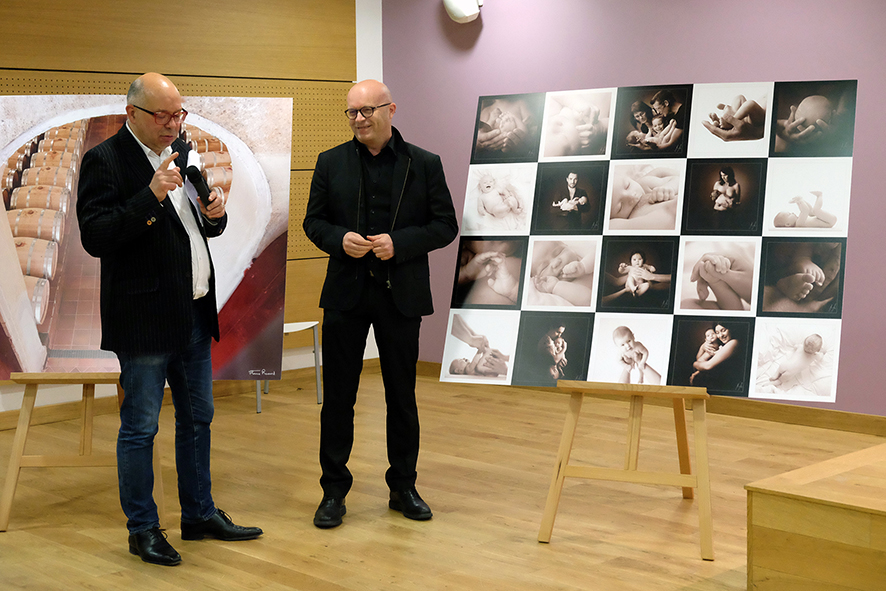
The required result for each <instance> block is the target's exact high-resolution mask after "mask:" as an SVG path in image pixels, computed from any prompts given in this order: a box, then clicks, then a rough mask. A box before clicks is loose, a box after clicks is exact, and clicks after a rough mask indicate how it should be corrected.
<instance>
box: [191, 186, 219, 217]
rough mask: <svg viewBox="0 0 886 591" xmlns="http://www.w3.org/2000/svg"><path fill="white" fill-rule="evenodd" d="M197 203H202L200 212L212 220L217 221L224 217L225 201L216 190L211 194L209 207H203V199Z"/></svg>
mask: <svg viewBox="0 0 886 591" xmlns="http://www.w3.org/2000/svg"><path fill="white" fill-rule="evenodd" d="M197 201H198V202H199V203H200V212H201V213H202V214H203V215H204V216H205V217H207V218H209V219H210V220H217V219H219V218H222V217H224V215H225V200H224V199H223V198H222V196H221V193H220V192H219V191H218V190H217V189H216V188H213V189H212V192H211V193H210V194H209V207H206V206H205V205H203V200H202V199H198V200H197Z"/></svg>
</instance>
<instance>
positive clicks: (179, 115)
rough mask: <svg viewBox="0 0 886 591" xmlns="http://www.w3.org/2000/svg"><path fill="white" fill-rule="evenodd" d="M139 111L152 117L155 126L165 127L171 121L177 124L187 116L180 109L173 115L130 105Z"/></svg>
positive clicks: (185, 112) (186, 113)
mask: <svg viewBox="0 0 886 591" xmlns="http://www.w3.org/2000/svg"><path fill="white" fill-rule="evenodd" d="M132 106H133V107H135V108H136V109H138V110H139V111H144V112H145V113H147V114H148V115H153V116H154V123H156V124H157V125H166V124H167V123H169V120H170V119H171V120H172V121H173V122H174V123H176V124H178V123H181V122H182V121H184V119H185V117H187V116H188V112H187V111H185V110H184V109H182V110H181V111H176V112H175V113H167V112H166V111H148V110H147V109H142V108H141V107H139V106H138V105H132Z"/></svg>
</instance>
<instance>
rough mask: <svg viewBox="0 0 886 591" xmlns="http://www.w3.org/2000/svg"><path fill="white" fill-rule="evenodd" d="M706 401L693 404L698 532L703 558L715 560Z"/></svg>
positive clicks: (697, 401)
mask: <svg viewBox="0 0 886 591" xmlns="http://www.w3.org/2000/svg"><path fill="white" fill-rule="evenodd" d="M705 407H706V405H705V401H704V400H695V401H693V403H692V426H693V429H694V433H695V464H696V471H697V472H698V475H697V481H698V530H699V537H700V539H701V557H702V559H704V560H713V559H714V523H713V517H712V512H711V476H710V473H709V472H708V435H707V423H706V420H707V416H706V413H705Z"/></svg>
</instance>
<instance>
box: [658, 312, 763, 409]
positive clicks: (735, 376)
mask: <svg viewBox="0 0 886 591" xmlns="http://www.w3.org/2000/svg"><path fill="white" fill-rule="evenodd" d="M754 320H755V318H723V317H717V316H708V317H704V318H696V317H691V318H689V317H686V316H677V317H675V318H674V332H673V337H672V339H671V342H672V343H673V350H672V352H671V366H670V371H669V373H668V384H672V385H675V386H699V387H702V388H707V390H708V393H709V394H718V395H722V396H747V395H748V377H749V373H750V367H749V366H748V357H749V354H750V351H751V347H750V344H751V337H752V335H753V334H754Z"/></svg>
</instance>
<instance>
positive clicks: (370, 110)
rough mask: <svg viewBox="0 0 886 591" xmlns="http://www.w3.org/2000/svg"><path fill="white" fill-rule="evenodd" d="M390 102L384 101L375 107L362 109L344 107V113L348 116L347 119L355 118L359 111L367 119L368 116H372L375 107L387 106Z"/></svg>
mask: <svg viewBox="0 0 886 591" xmlns="http://www.w3.org/2000/svg"><path fill="white" fill-rule="evenodd" d="M390 104H391V103H385V104H383V105H379V106H377V107H363V108H362V109H345V115H347V116H348V119H356V118H357V113H360V114H361V115H363V118H364V119H369V118H370V117H372V114H373V113H375V110H376V109H381V108H382V107H387V106H388V105H390Z"/></svg>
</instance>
